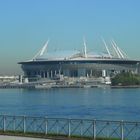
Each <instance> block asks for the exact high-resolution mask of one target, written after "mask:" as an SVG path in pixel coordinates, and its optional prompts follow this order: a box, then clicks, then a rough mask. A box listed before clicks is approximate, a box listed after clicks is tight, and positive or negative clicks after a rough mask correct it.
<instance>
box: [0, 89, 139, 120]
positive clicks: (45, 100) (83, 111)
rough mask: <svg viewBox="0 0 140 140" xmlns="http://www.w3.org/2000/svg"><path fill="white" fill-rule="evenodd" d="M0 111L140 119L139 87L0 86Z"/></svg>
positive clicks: (67, 116) (21, 113)
mask: <svg viewBox="0 0 140 140" xmlns="http://www.w3.org/2000/svg"><path fill="white" fill-rule="evenodd" d="M0 114H2V115H3V114H6V115H27V116H43V117H44V116H46V117H59V118H60V117H64V118H85V119H109V120H131V121H135V120H136V121H140V88H128V89H127V88H122V89H111V88H56V89H55V88H54V89H47V90H35V89H0Z"/></svg>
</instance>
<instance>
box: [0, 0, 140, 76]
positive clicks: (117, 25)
mask: <svg viewBox="0 0 140 140" xmlns="http://www.w3.org/2000/svg"><path fill="white" fill-rule="evenodd" d="M139 7H140V0H0V75H5V74H6V75H13V74H21V73H22V70H21V67H20V65H19V64H17V63H18V62H20V61H26V60H29V59H32V58H33V56H34V55H35V54H36V53H37V52H38V51H39V50H40V49H41V48H42V46H43V45H44V43H45V42H46V41H47V40H48V39H49V40H50V42H49V44H48V51H49V50H54V49H60V50H74V49H82V47H83V36H84V37H85V38H86V42H87V49H88V51H90V50H93V51H98V50H100V51H102V50H104V45H103V43H102V40H101V37H104V39H105V40H106V43H107V44H108V45H110V40H111V39H114V40H115V41H116V43H117V45H118V46H119V47H120V48H121V49H122V50H123V51H125V53H127V55H128V56H129V57H130V58H133V59H140V39H139V38H140V8H139Z"/></svg>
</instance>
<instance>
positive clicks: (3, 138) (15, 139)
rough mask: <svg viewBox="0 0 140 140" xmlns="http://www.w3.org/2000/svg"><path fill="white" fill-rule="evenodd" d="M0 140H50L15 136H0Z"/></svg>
mask: <svg viewBox="0 0 140 140" xmlns="http://www.w3.org/2000/svg"><path fill="white" fill-rule="evenodd" d="M0 140H50V139H41V138H29V137H17V136H3V135H0Z"/></svg>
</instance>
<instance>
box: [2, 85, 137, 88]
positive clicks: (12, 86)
mask: <svg viewBox="0 0 140 140" xmlns="http://www.w3.org/2000/svg"><path fill="white" fill-rule="evenodd" d="M8 88H9V89H12V88H22V89H50V88H113V89H115V88H116V89H117V88H140V85H126V86H112V85H105V84H99V85H51V86H44V85H39V86H38V85H37V84H8V85H0V89H8Z"/></svg>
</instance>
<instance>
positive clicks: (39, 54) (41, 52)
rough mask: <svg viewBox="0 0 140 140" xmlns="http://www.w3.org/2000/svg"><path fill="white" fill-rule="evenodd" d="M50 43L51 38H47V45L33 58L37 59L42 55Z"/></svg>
mask: <svg viewBox="0 0 140 140" xmlns="http://www.w3.org/2000/svg"><path fill="white" fill-rule="evenodd" d="M48 43H49V39H48V40H47V42H46V43H45V45H44V46H43V47H42V49H41V50H39V52H38V53H37V54H36V55H35V56H34V57H33V59H32V60H35V59H36V58H37V57H38V56H42V55H43V54H44V52H45V50H46V49H47V47H48Z"/></svg>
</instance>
